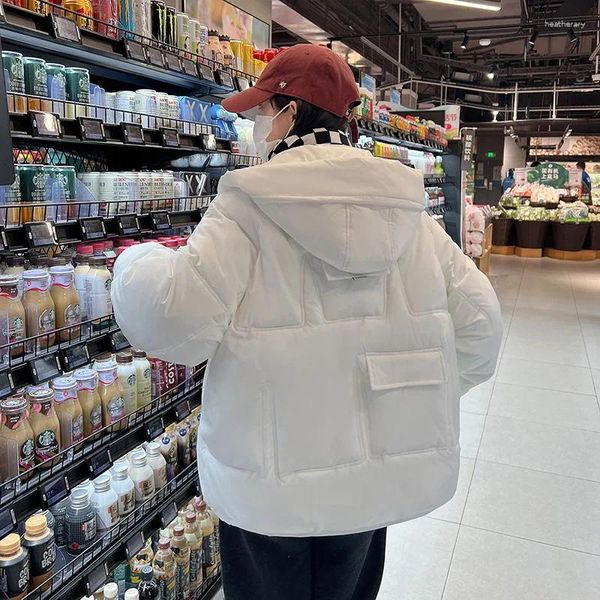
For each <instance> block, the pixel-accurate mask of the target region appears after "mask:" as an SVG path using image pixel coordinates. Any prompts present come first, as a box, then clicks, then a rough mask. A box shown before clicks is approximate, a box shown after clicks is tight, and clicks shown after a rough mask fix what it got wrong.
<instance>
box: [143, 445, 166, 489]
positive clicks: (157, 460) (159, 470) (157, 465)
mask: <svg viewBox="0 0 600 600" xmlns="http://www.w3.org/2000/svg"><path fill="white" fill-rule="evenodd" d="M146 452H147V460H148V464H149V465H150V467H151V469H152V472H153V473H154V489H155V490H160V489H162V488H164V487H165V485H167V461H166V460H165V457H164V456H163V455H162V454H161V453H160V444H159V443H158V442H150V443H149V444H148V445H147V446H146Z"/></svg>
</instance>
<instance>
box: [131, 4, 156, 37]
mask: <svg viewBox="0 0 600 600" xmlns="http://www.w3.org/2000/svg"><path fill="white" fill-rule="evenodd" d="M133 14H134V18H135V32H136V33H137V34H138V35H141V36H142V37H144V38H151V37H152V15H151V8H150V0H133Z"/></svg>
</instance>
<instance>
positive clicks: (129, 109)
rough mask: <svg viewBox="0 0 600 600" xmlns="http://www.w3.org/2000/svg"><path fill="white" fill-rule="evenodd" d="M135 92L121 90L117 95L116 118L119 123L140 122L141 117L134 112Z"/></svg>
mask: <svg viewBox="0 0 600 600" xmlns="http://www.w3.org/2000/svg"><path fill="white" fill-rule="evenodd" d="M134 110H135V92H131V91H128V90H121V91H120V92H117V95H116V96H115V120H116V122H117V123H139V122H140V118H139V116H138V115H135V114H134Z"/></svg>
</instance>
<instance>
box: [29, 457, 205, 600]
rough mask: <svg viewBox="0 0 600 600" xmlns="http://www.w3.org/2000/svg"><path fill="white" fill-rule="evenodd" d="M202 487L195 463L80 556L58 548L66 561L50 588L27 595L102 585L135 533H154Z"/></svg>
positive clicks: (56, 596)
mask: <svg viewBox="0 0 600 600" xmlns="http://www.w3.org/2000/svg"><path fill="white" fill-rule="evenodd" d="M199 491H200V484H199V480H198V467H197V465H195V464H192V465H190V466H189V467H187V468H186V469H185V470H184V471H182V472H181V473H179V475H178V476H177V477H175V478H174V479H172V480H171V481H170V482H169V483H167V485H166V486H165V487H164V488H162V489H161V490H159V491H158V492H157V493H156V494H155V495H154V496H153V497H152V498H150V499H149V500H147V501H146V502H145V503H144V504H142V505H140V506H138V507H136V509H135V511H134V512H133V513H131V514H130V515H129V516H128V517H127V518H126V519H123V520H122V521H120V522H119V523H118V524H117V525H115V526H114V527H113V528H112V529H111V530H110V531H109V532H108V533H107V534H105V535H104V536H103V537H102V538H100V539H98V540H97V541H96V542H95V543H94V544H93V545H92V546H90V547H89V548H88V549H86V550H85V551H84V552H83V553H82V554H80V555H79V556H77V557H72V556H68V555H67V556H66V557H65V556H64V555H65V554H66V552H65V553H64V554H62V551H61V550H60V549H59V552H61V554H62V558H63V562H66V564H65V565H64V566H63V567H62V568H61V569H60V570H59V571H58V572H57V573H55V574H54V576H53V577H52V580H51V587H50V590H46V591H43V590H42V589H41V587H43V586H41V587H40V588H38V589H37V590H36V591H34V592H31V593H30V594H29V595H28V596H27V599H28V600H42V599H44V600H64V599H65V598H78V597H82V596H83V595H86V594H87V593H89V592H88V591H87V590H88V589H89V588H94V589H96V588H97V587H100V586H102V584H104V583H105V582H106V581H107V575H106V574H107V572H108V570H109V565H114V564H115V563H117V562H120V561H124V560H126V559H127V544H128V542H129V541H130V540H132V539H133V538H136V537H137V538H138V539H139V538H140V535H139V533H140V532H144V533H147V534H151V533H152V532H154V531H156V530H158V529H159V528H161V527H162V526H163V522H164V520H169V517H170V516H172V513H173V504H174V503H175V505H177V504H180V503H181V502H182V501H184V500H185V499H186V498H187V497H189V496H192V495H195V494H198V493H199ZM169 513H170V514H169ZM176 514H177V513H176V512H175V515H176ZM67 561H69V562H67ZM212 585H213V581H212V580H207V582H206V583H205V584H204V585H203V589H205V590H208V589H209V588H212ZM88 586H89V588H88ZM94 589H91V591H92V592H93V591H94ZM200 591H201V592H202V591H203V590H202V589H201V590H200ZM200 597H202V596H200Z"/></svg>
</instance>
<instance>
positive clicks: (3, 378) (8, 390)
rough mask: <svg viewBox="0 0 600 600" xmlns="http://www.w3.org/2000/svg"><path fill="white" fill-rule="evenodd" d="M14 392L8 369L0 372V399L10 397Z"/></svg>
mask: <svg viewBox="0 0 600 600" xmlns="http://www.w3.org/2000/svg"><path fill="white" fill-rule="evenodd" d="M14 390H15V384H14V382H13V378H12V374H11V372H10V370H9V369H4V371H0V398H4V397H5V396H10V395H11V394H12V393H13V392H14Z"/></svg>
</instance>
